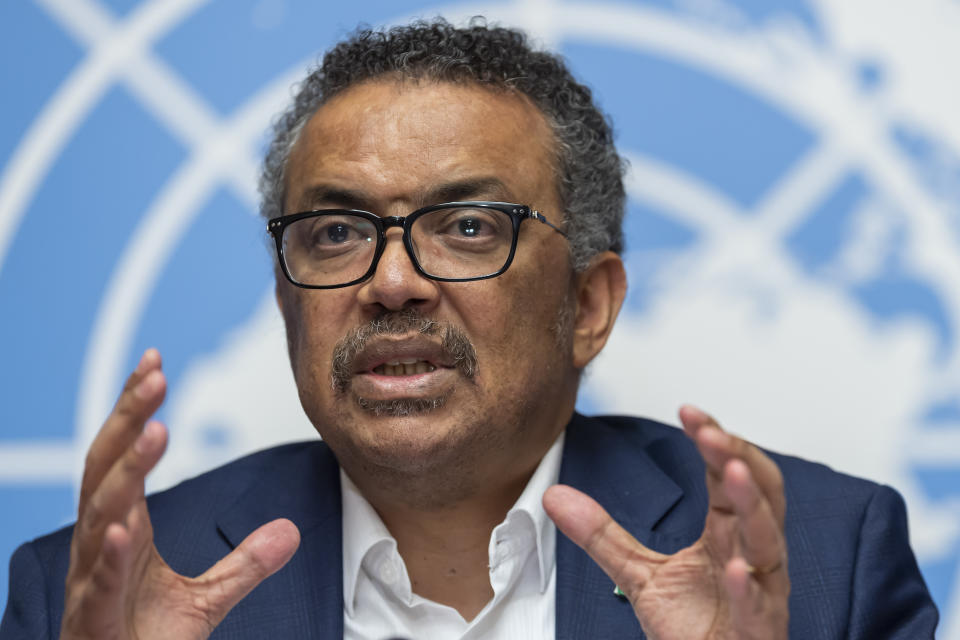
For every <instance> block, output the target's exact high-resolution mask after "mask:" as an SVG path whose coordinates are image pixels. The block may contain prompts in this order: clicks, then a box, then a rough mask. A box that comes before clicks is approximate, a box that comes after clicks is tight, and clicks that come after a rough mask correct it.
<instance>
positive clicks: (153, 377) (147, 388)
mask: <svg viewBox="0 0 960 640" xmlns="http://www.w3.org/2000/svg"><path fill="white" fill-rule="evenodd" d="M159 386H160V374H159V373H155V372H153V371H151V372H150V373H148V374H147V375H146V377H145V378H144V379H143V380H141V381H140V382H139V383H137V386H136V387H134V388H133V392H134V393H135V394H136V396H137V397H138V398H140V399H141V400H146V399H147V398H150V397H151V396H153V395H154V394H155V393H156V392H157V389H158V387H159Z"/></svg>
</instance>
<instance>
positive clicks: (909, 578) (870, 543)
mask: <svg viewBox="0 0 960 640" xmlns="http://www.w3.org/2000/svg"><path fill="white" fill-rule="evenodd" d="M851 588H852V591H851V592H852V606H851V609H850V621H849V625H848V628H847V631H848V633H847V636H848V637H849V638H850V639H851V640H860V639H862V640H868V639H870V638H890V639H897V640H900V639H902V640H920V639H924V638H930V639H931V640H932V638H933V637H934V630H935V629H936V626H937V618H938V615H937V609H936V606H935V605H934V604H933V600H932V599H931V597H930V592H929V591H928V590H927V585H926V583H924V581H923V576H921V575H920V569H919V567H917V561H916V558H915V557H914V555H913V551H912V550H911V549H910V543H909V539H908V536H907V513H906V508H905V507H904V503H903V499H902V498H901V497H900V494H898V493H897V492H896V491H894V490H893V489H891V488H890V487H879V488H878V490H877V491H876V492H875V493H874V495H873V497H872V498H871V500H870V502H869V504H868V505H867V508H866V511H865V512H864V517H863V522H862V523H861V526H860V540H859V544H858V546H857V554H856V565H855V568H854V573H853V584H852V585H851Z"/></svg>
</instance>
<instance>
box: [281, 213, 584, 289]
mask: <svg viewBox="0 0 960 640" xmlns="http://www.w3.org/2000/svg"><path fill="white" fill-rule="evenodd" d="M527 219H532V220H536V221H538V222H542V223H543V224H545V225H547V226H549V227H550V228H551V229H553V230H554V231H556V232H557V233H559V234H560V235H562V236H563V237H567V234H566V233H564V232H563V231H561V230H560V229H558V228H557V227H556V226H554V225H553V224H551V223H550V222H549V221H548V220H547V219H546V218H545V217H544V216H543V214H541V213H540V212H538V211H534V210H532V209H531V208H530V207H528V206H526V205H522V204H511V203H509V202H486V201H476V202H474V201H469V202H446V203H443V204H435V205H431V206H429V207H424V208H422V209H417V210H416V211H414V212H413V213H411V214H410V215H408V216H386V217H380V216H378V215H376V214H373V213H370V212H369V211H360V210H358V209H321V210H319V211H305V212H303V213H293V214H290V215H285V216H280V217H279V218H273V219H272V220H270V221H269V222H268V223H267V231H268V232H269V233H270V234H271V235H272V236H273V238H274V240H275V241H276V245H277V257H278V259H279V261H280V267H281V269H282V270H283V273H284V275H285V276H286V277H287V279H288V280H289V281H290V282H292V283H293V284H295V285H297V286H298V287H304V288H306V289H335V288H337V287H348V286H350V285H353V284H357V283H359V282H363V281H364V280H366V279H367V278H369V277H370V276H372V275H373V273H374V272H375V271H376V269H377V263H378V262H379V261H380V256H381V255H382V254H383V250H384V248H385V247H386V230H387V229H389V228H390V227H401V228H402V229H403V246H404V247H405V248H406V250H407V255H409V256H410V261H411V262H412V263H413V266H414V268H415V269H416V270H417V272H418V273H420V274H421V275H422V276H424V277H426V278H430V279H431V280H439V281H441V282H466V281H469V280H483V279H486V278H494V277H496V276H498V275H500V274H501V273H503V272H504V271H506V270H507V267H509V266H510V263H511V262H513V256H514V254H515V253H516V250H517V237H518V235H519V232H520V223H522V222H523V221H524V220H527Z"/></svg>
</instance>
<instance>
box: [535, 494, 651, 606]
mask: <svg viewBox="0 0 960 640" xmlns="http://www.w3.org/2000/svg"><path fill="white" fill-rule="evenodd" d="M543 508H544V510H545V511H546V512H547V515H548V516H550V519H551V520H553V522H554V523H555V524H556V525H557V528H558V529H560V531H562V532H563V534H564V535H566V536H567V537H568V538H570V539H571V540H572V541H573V542H574V543H575V544H576V545H577V546H578V547H580V548H581V549H583V550H584V551H586V552H587V555H589V556H590V557H591V558H593V561H594V562H596V563H597V564H598V565H599V566H600V568H601V569H603V571H604V573H606V574H607V575H608V576H610V579H611V580H613V582H614V583H615V584H616V585H617V586H619V587H620V588H621V589H622V590H623V591H624V592H625V593H627V595H628V596H629V595H630V594H631V593H632V592H633V591H635V590H636V589H639V588H641V587H642V586H643V584H645V583H646V580H647V577H648V576H649V575H650V574H651V572H652V569H653V566H654V565H656V564H660V563H662V562H663V560H664V559H665V558H667V556H665V555H663V554H661V553H657V552H656V551H652V550H650V549H648V548H647V547H645V546H643V545H642V544H641V543H640V542H638V541H637V539H636V538H634V537H633V536H632V535H630V534H629V533H628V532H627V530H626V529H624V528H623V527H621V526H620V525H619V524H617V522H616V521H615V520H614V519H613V518H611V517H610V514H608V513H607V512H606V510H605V509H604V508H603V507H601V506H600V505H599V504H597V502H596V500H594V499H593V498H591V497H590V496H588V495H586V494H585V493H583V492H581V491H577V490H576V489H574V488H573V487H568V486H566V485H562V484H558V485H554V486H552V487H550V488H549V489H547V491H546V493H544V494H543Z"/></svg>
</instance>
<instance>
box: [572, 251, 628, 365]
mask: <svg viewBox="0 0 960 640" xmlns="http://www.w3.org/2000/svg"><path fill="white" fill-rule="evenodd" d="M576 292H577V317H576V321H575V323H574V329H573V364H574V366H575V367H577V368H578V369H582V368H584V367H586V366H587V364H589V363H590V361H591V360H593V358H594V357H595V356H596V355H597V354H598V353H600V350H601V349H603V345H605V344H606V343H607V338H609V337H610V333H611V332H612V331H613V324H614V322H615V321H616V319H617V314H619V313H620V306H621V305H622V304H623V298H624V296H626V294H627V274H626V272H625V271H624V268H623V260H621V259H620V256H618V255H617V254H615V253H614V252H612V251H606V252H604V253H601V254H599V255H598V256H596V257H594V259H593V260H592V261H591V263H590V266H589V267H587V269H586V270H585V271H583V272H582V273H580V274H578V275H577V278H576Z"/></svg>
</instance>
